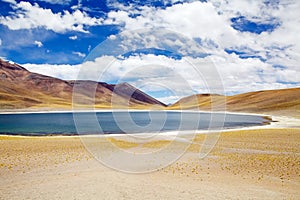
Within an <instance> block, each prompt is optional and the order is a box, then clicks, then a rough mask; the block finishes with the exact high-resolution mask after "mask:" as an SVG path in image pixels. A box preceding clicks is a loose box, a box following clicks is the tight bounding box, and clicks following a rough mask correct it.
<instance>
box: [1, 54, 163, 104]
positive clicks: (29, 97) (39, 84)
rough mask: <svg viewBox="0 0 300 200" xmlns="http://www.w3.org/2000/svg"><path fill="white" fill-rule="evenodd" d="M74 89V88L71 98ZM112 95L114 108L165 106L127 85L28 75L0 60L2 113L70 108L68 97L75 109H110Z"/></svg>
mask: <svg viewBox="0 0 300 200" xmlns="http://www.w3.org/2000/svg"><path fill="white" fill-rule="evenodd" d="M74 89H76V94H75V95H74V93H73V90H74ZM113 94H114V104H113V107H114V108H127V107H130V108H149V107H152V106H153V105H155V106H158V107H164V106H165V104H163V103H161V102H159V101H158V100H156V99H154V98H152V97H150V96H149V95H147V94H145V93H144V92H142V91H140V90H138V89H137V88H135V87H133V86H131V85H129V84H128V83H124V84H119V85H110V84H107V83H103V82H99V83H98V82H94V81H64V80H61V79H57V78H53V77H49V76H45V75H41V74H37V73H32V72H30V71H28V70H26V69H25V68H23V67H22V66H20V65H18V64H12V63H9V62H5V61H3V60H1V59H0V109H2V110H4V109H28V108H30V109H32V108H39V109H40V108H44V109H71V108H72V103H73V102H72V100H73V99H72V98H74V102H76V105H75V107H80V108H92V107H95V108H111V107H112V105H111V99H112V95H113ZM131 94H132V95H131ZM129 95H130V96H129ZM73 106H74V104H73Z"/></svg>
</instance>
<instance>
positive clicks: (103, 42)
mask: <svg viewBox="0 0 300 200" xmlns="http://www.w3.org/2000/svg"><path fill="white" fill-rule="evenodd" d="M299 4H300V3H299V2H298V1H297V0H285V1H283V0H274V1H269V0H265V1H255V0H253V1H251V0H247V1H239V0H232V1H221V0H206V1H205V0H202V1H193V0H178V1H176V0H156V1H150V0H146V1H138V0H128V1H125V0H106V1H104V0H64V1H63V0H27V1H19V0H0V57H2V58H4V59H6V60H11V61H13V62H17V63H20V64H22V65H24V66H25V67H26V68H28V69H29V70H31V71H34V72H38V73H43V74H46V75H51V76H55V77H59V78H62V79H76V78H77V77H78V74H79V73H83V75H79V77H81V78H84V79H97V80H98V79H99V77H100V78H101V80H98V81H107V82H109V83H117V82H121V81H128V82H130V83H131V84H133V85H135V86H137V87H139V88H142V89H143V90H145V91H146V92H149V93H150V94H152V95H154V96H155V97H158V98H159V99H160V100H162V101H164V102H167V103H170V102H173V101H176V100H177V99H178V98H180V97H182V96H185V95H190V94H194V93H205V92H212V91H213V92H218V93H225V94H229V95H230V94H236V93H241V92H247V91H255V90H265V89H278V88H288V87H299V86H300V78H299V77H300V73H299V71H300V67H299V63H300V55H299V52H300V38H299V37H300V36H299V35H300V34H299V27H300V22H299V18H300V16H299V14H298V10H300V5H299ZM141 30H142V31H141ZM159 30H160V31H159ZM96 47H97V48H96ZM95 48H96V49H95ZM87 61H88V62H87ZM111 61H114V63H113V64H112V65H109V62H111ZM108 65H109V66H108ZM212 68H214V69H213V70H212ZM95 73H98V74H97V75H98V76H94V75H95ZM178 77H180V78H178ZM179 79H180V80H182V81H181V82H179V83H178V81H177V80H179ZM215 82H219V84H216V85H214V84H213V83H215ZM145 83H148V84H145ZM175 86H176V87H175Z"/></svg>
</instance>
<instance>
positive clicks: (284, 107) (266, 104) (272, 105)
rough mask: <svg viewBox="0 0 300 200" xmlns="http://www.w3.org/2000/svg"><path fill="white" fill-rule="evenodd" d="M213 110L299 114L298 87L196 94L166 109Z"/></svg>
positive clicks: (299, 95) (299, 97) (299, 96)
mask: <svg viewBox="0 0 300 200" xmlns="http://www.w3.org/2000/svg"><path fill="white" fill-rule="evenodd" d="M212 105H213V106H214V109H215V110H218V109H222V108H225V109H226V110H227V111H235V112H252V113H266V114H268V113H274V114H276V113H278V114H284V115H293V116H300V88H290V89H279V90H265V91H257V92H248V93H244V94H237V95H233V96H222V95H210V94H198V95H192V96H189V97H185V98H182V99H180V100H179V101H177V102H176V103H174V104H172V105H171V106H169V108H168V109H200V110H211V107H212Z"/></svg>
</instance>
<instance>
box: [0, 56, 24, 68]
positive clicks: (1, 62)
mask: <svg viewBox="0 0 300 200" xmlns="http://www.w3.org/2000/svg"><path fill="white" fill-rule="evenodd" d="M0 69H8V70H23V71H28V70H27V69H25V68H24V67H21V66H20V65H18V64H16V63H11V62H9V61H4V60H2V59H1V58H0Z"/></svg>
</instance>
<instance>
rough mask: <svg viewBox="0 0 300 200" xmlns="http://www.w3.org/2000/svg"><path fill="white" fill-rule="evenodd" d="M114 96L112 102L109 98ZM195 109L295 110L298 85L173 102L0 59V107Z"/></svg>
mask: <svg viewBox="0 0 300 200" xmlns="http://www.w3.org/2000/svg"><path fill="white" fill-rule="evenodd" d="M112 102H113V103H112ZM72 108H73V109H74V108H75V109H77V108H78V109H91V108H95V109H105V108H106V109H111V108H118V109H123V108H124V109H127V108H130V109H167V110H181V109H192V110H195V109H197V110H198V109H199V110H208V111H210V110H213V111H218V110H224V109H225V110H227V111H234V112H254V113H266V114H269V113H272V114H274V113H275V114H285V115H293V116H300V88H291V89H279V90H266V91H257V92H248V93H244V94H237V95H233V96H223V95H218V94H197V95H192V96H188V97H184V98H182V99H180V100H179V101H177V102H175V103H174V104H172V105H169V106H167V105H166V104H164V103H162V102H160V101H158V100H157V99H155V98H153V97H151V96H149V95H148V94H146V93H144V92H143V91H141V90H139V89H137V88H135V87H133V86H132V85H130V84H128V83H121V84H117V85H115V84H108V83H104V82H95V81H88V80H76V81H72V80H71V81H66V80H61V79H58V78H53V77H49V76H45V75H41V74H37V73H32V72H30V71H28V70H27V69H25V68H23V67H22V66H20V65H18V64H15V63H11V62H6V61H4V60H1V59H0V110H11V109H27V110H28V109H30V110H34V109H36V110H66V109H67V110H68V109H72Z"/></svg>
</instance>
